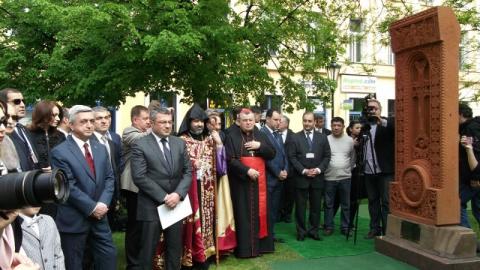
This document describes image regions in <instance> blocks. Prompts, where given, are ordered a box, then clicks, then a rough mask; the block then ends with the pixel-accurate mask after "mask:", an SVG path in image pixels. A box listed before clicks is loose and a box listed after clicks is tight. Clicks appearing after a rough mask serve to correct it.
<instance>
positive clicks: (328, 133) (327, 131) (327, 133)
mask: <svg viewBox="0 0 480 270" xmlns="http://www.w3.org/2000/svg"><path fill="white" fill-rule="evenodd" d="M315 131H317V132H318V133H321V134H325V136H328V135H330V134H332V131H331V130H330V129H328V128H324V127H323V128H315Z"/></svg>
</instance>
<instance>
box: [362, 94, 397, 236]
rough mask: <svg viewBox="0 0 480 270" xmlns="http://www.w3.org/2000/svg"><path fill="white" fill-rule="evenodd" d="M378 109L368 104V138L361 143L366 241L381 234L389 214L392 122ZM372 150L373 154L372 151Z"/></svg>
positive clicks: (373, 103)
mask: <svg viewBox="0 0 480 270" xmlns="http://www.w3.org/2000/svg"><path fill="white" fill-rule="evenodd" d="M381 112H382V106H381V104H380V102H379V101H378V100H376V99H370V100H369V101H368V113H369V115H368V117H367V118H368V119H367V120H368V125H364V126H366V127H368V130H367V131H368V133H367V134H368V136H367V139H366V141H365V148H364V149H365V152H366V153H365V154H364V155H365V160H364V163H365V165H364V166H365V169H364V173H365V188H366V190H367V196H368V212H369V214H370V231H369V232H368V234H367V235H366V236H365V238H366V239H372V238H375V236H379V235H382V234H383V235H384V234H385V232H386V229H387V216H388V213H389V211H390V210H389V190H390V182H391V181H393V176H394V175H393V174H394V172H395V166H394V165H395V120H394V118H383V117H381ZM372 150H373V151H372Z"/></svg>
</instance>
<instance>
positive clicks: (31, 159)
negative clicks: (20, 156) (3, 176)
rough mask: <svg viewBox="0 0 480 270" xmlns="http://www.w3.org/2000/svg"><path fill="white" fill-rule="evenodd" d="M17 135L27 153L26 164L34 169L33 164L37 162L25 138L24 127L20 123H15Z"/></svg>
mask: <svg viewBox="0 0 480 270" xmlns="http://www.w3.org/2000/svg"><path fill="white" fill-rule="evenodd" d="M16 127H17V133H18V136H20V139H22V141H23V143H24V144H25V148H26V149H27V151H28V163H29V164H30V166H31V168H30V169H33V168H35V164H36V163H37V162H38V159H37V156H35V152H33V149H32V146H31V145H30V143H29V141H28V139H27V136H26V135H25V127H24V126H22V125H21V124H20V123H17V125H16Z"/></svg>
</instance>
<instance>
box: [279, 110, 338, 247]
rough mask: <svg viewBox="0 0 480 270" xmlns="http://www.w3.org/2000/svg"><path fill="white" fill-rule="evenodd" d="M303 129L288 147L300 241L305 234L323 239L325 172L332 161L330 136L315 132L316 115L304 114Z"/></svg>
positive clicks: (316, 238)
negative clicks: (308, 212) (321, 234)
mask: <svg viewBox="0 0 480 270" xmlns="http://www.w3.org/2000/svg"><path fill="white" fill-rule="evenodd" d="M302 119H303V130H302V131H300V132H298V133H296V134H295V136H294V138H293V142H292V144H291V145H290V146H289V147H288V156H289V158H290V162H291V163H292V166H293V167H294V168H295V171H294V172H295V188H296V189H295V221H296V224H297V240H298V241H303V240H304V238H305V235H308V236H310V237H311V238H313V239H315V240H322V238H321V237H320V236H319V234H318V230H319V227H320V208H321V204H322V203H321V202H322V201H321V200H322V194H323V188H324V184H325V183H324V182H325V179H324V172H325V170H326V169H327V166H328V163H329V162H330V155H331V153H330V146H329V144H328V140H327V136H325V134H321V133H318V132H315V131H314V127H315V126H314V115H313V113H312V112H305V113H304V114H303V117H302ZM307 199H308V201H309V205H310V214H309V226H308V228H307V224H306V222H305V212H306V207H307Z"/></svg>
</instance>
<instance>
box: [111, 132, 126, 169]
mask: <svg viewBox="0 0 480 270" xmlns="http://www.w3.org/2000/svg"><path fill="white" fill-rule="evenodd" d="M108 134H110V137H112V140H111V141H112V143H113V144H114V147H115V151H113V152H114V153H115V154H114V156H115V162H116V164H117V168H118V171H119V172H121V171H122V170H123V165H124V164H123V162H122V138H121V137H120V135H118V134H117V133H115V132H110V131H109V132H108Z"/></svg>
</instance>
